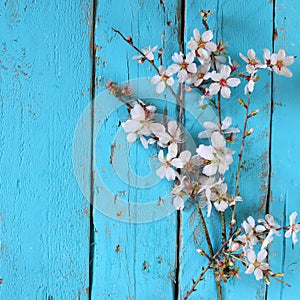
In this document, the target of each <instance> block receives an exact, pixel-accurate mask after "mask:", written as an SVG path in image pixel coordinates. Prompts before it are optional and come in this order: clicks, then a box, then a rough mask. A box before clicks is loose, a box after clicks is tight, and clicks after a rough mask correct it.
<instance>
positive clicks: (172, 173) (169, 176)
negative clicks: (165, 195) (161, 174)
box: [166, 168, 176, 181]
mask: <svg viewBox="0 0 300 300" xmlns="http://www.w3.org/2000/svg"><path fill="white" fill-rule="evenodd" d="M175 177H176V172H175V170H174V169H172V168H166V178H167V180H169V181H171V180H175Z"/></svg>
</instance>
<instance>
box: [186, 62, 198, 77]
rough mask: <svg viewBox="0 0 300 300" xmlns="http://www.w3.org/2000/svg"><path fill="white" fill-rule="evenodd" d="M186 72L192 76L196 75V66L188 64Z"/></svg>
mask: <svg viewBox="0 0 300 300" xmlns="http://www.w3.org/2000/svg"><path fill="white" fill-rule="evenodd" d="M187 70H188V71H189V72H190V73H193V74H195V73H197V66H196V64H195V63H191V64H189V65H188V67H187Z"/></svg>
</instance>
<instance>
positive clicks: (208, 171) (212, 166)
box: [203, 164, 218, 176]
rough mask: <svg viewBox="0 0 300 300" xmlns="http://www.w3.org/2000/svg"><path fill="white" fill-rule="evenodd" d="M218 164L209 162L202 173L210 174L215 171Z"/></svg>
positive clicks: (213, 173)
mask: <svg viewBox="0 0 300 300" xmlns="http://www.w3.org/2000/svg"><path fill="white" fill-rule="evenodd" d="M217 170H218V166H217V165H216V164H210V165H207V166H205V167H204V168H203V174H205V175H206V176H212V175H215V174H216V173H217Z"/></svg>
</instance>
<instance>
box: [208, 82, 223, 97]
mask: <svg viewBox="0 0 300 300" xmlns="http://www.w3.org/2000/svg"><path fill="white" fill-rule="evenodd" d="M220 88H221V87H220V85H219V84H218V83H212V84H211V85H210V86H209V93H210V94H211V95H216V94H218V92H219V90H220Z"/></svg>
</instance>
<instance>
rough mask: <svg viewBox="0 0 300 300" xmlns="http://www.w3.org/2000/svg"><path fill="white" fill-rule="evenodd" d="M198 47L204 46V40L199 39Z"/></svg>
mask: <svg viewBox="0 0 300 300" xmlns="http://www.w3.org/2000/svg"><path fill="white" fill-rule="evenodd" d="M198 47H199V48H203V49H204V48H205V42H203V41H202V40H201V39H200V41H199V42H198Z"/></svg>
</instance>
